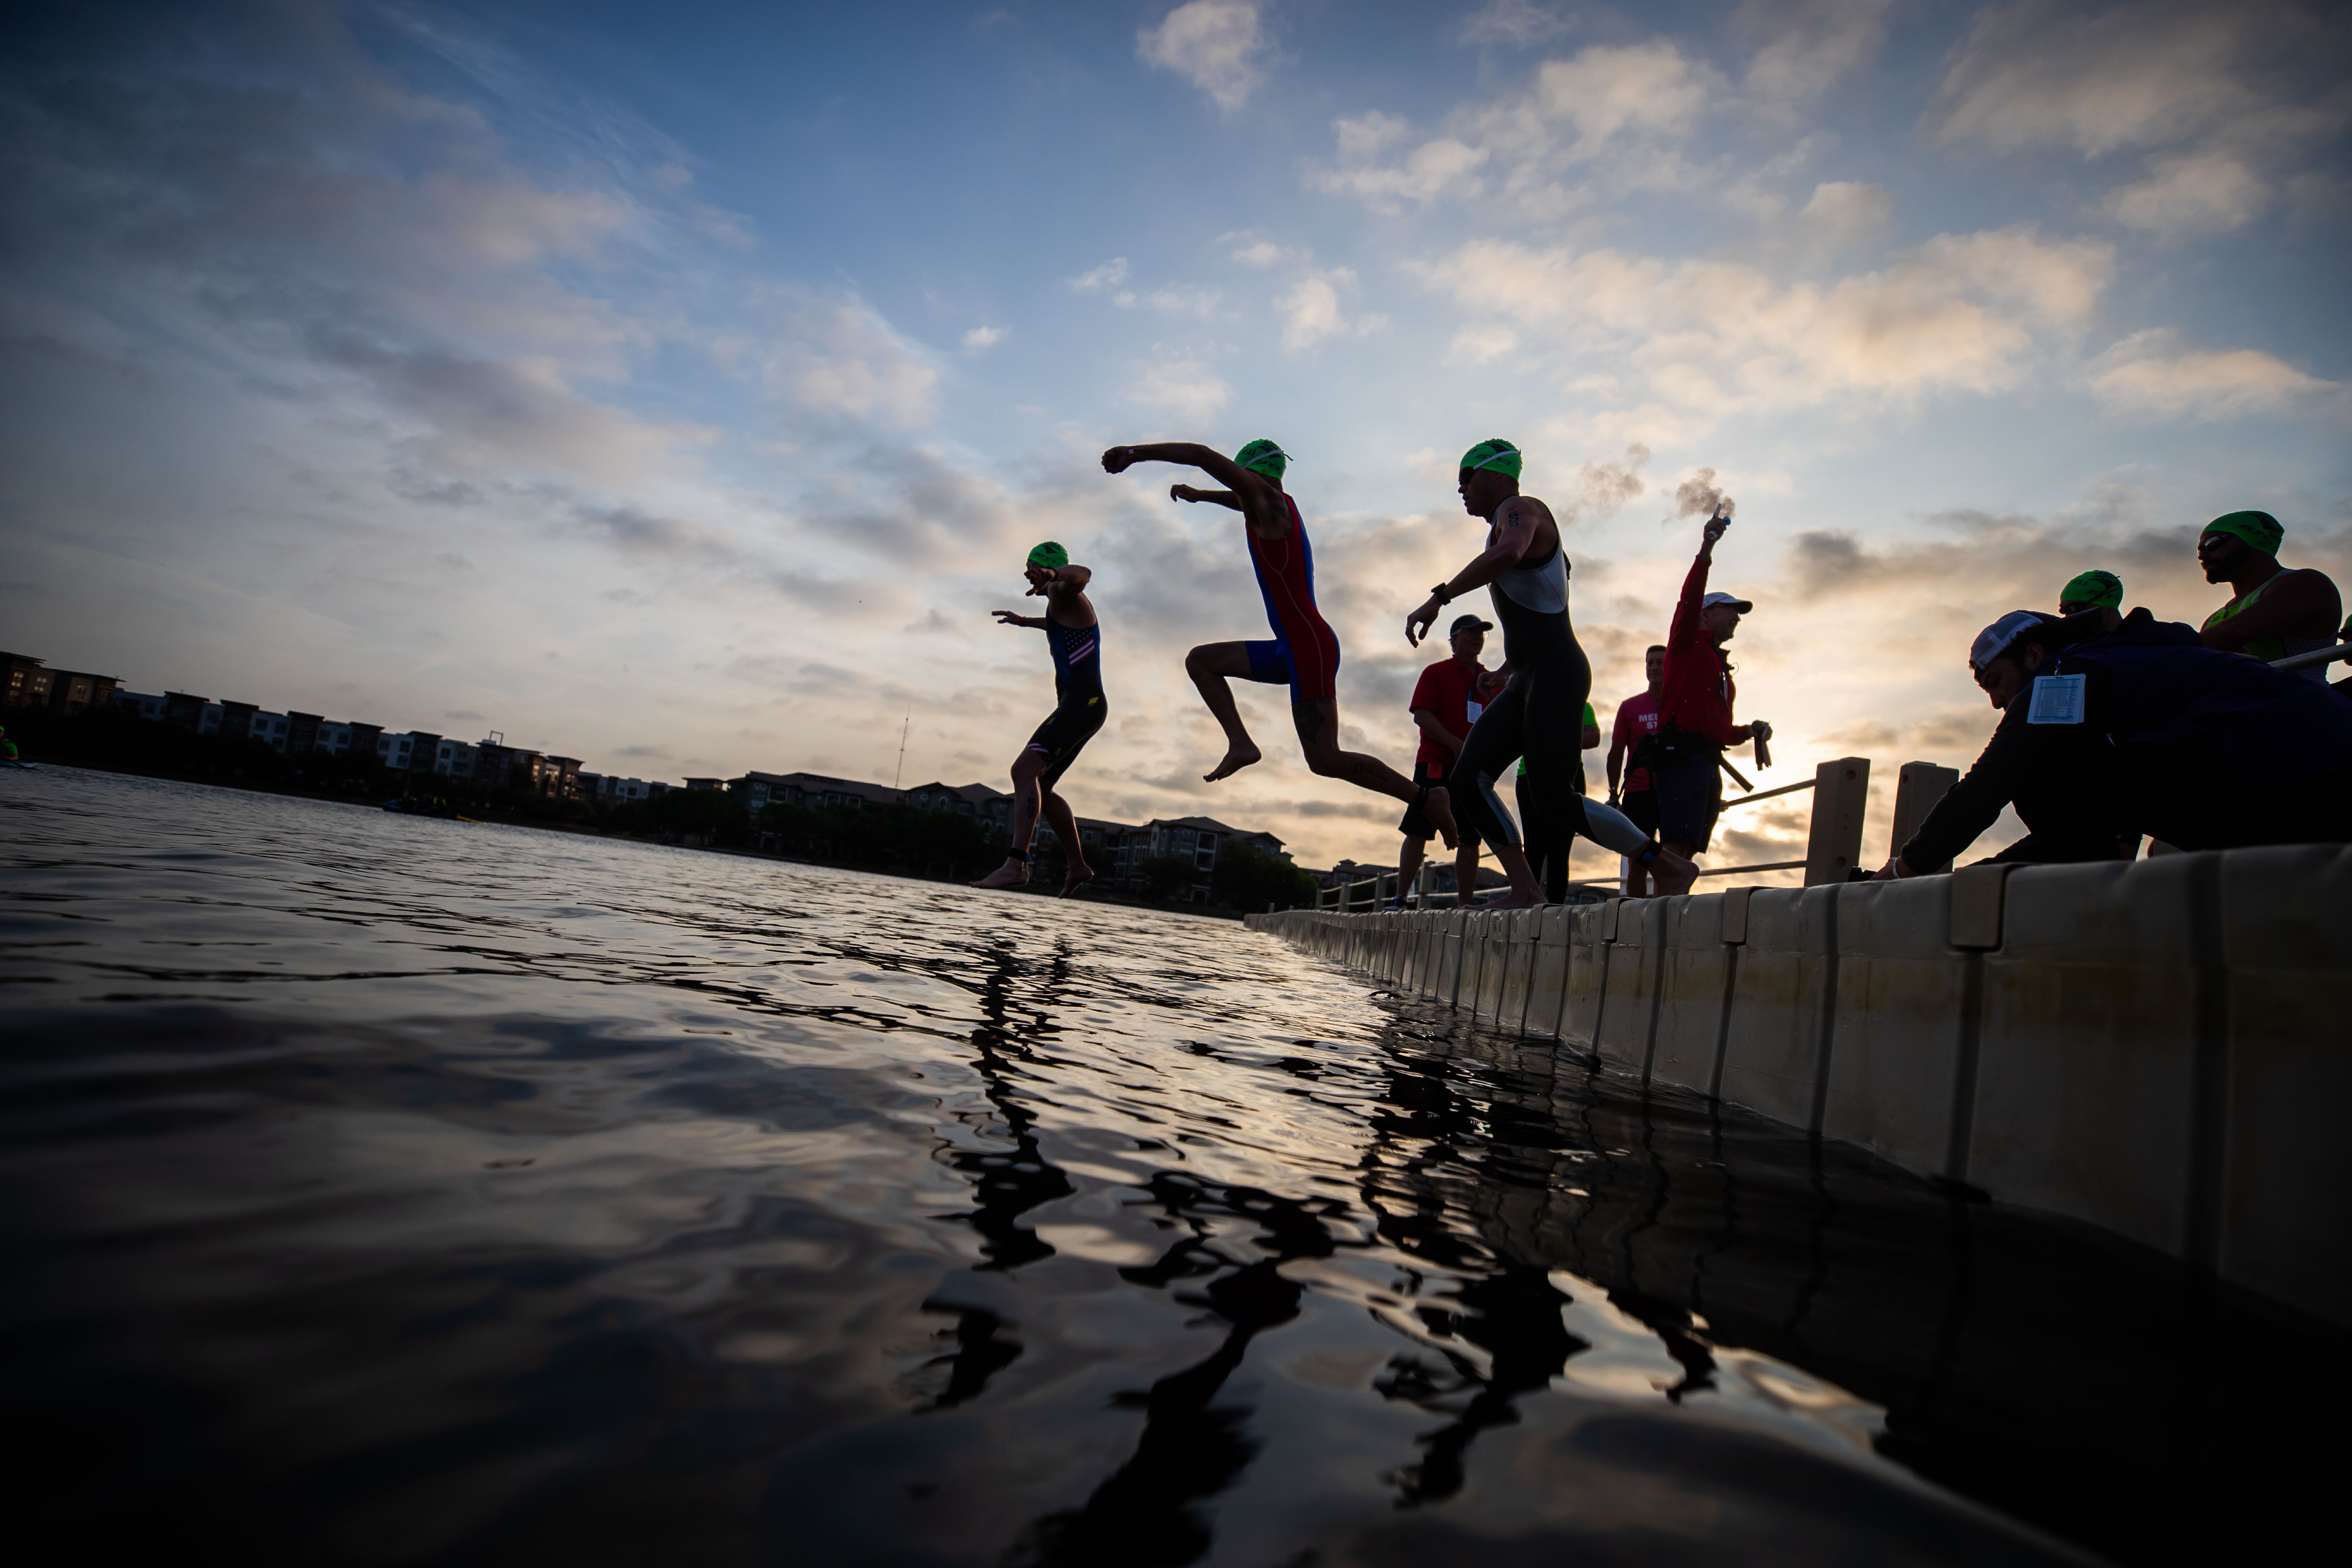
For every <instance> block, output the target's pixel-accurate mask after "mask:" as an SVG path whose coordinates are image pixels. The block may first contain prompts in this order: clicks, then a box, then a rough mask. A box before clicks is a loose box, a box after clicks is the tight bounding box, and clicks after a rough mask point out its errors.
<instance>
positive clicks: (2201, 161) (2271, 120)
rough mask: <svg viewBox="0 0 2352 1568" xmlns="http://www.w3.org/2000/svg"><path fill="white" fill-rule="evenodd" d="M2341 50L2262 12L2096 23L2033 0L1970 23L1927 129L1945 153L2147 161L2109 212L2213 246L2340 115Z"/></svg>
mask: <svg viewBox="0 0 2352 1568" xmlns="http://www.w3.org/2000/svg"><path fill="white" fill-rule="evenodd" d="M2339 38H2340V32H2333V31H2331V29H2330V28H2329V26H2328V24H2327V22H2326V19H2325V18H2323V17H2320V16H2315V15H2314V14H2312V13H2309V12H2305V11H2304V10H2302V9H2300V8H2299V7H2296V6H2293V5H2278V4H2266V3H2262V0H2249V3H2245V4H2240V5H2199V4H2190V3H2186V0H2183V3H2178V4H2170V5H2124V6H2116V7H2115V8H2114V9H2111V10H2107V11H2104V12H2100V13H2097V14H2095V15H2094V14H2090V13H2088V12H2085V11H2082V10H2079V9H2076V8H2074V7H2072V6H2064V5H2056V4H2051V3H2045V0H2031V3H2027V4H2021V5H2010V6H2006V7H2000V8H1997V9H1992V10H1988V11H1986V12H1985V13H1983V14H1982V15H1981V16H1979V18H1978V19H1977V22H1976V25H1975V26H1974V27H1973V28H1972V29H1971V31H1970V33H1969V39H1968V41H1967V43H1966V44H1965V45H1964V46H1963V47H1962V48H1961V50H1960V51H1959V54H1958V58H1956V59H1955V60H1954V62H1953V64H1952V66H1951V68H1950V69H1949V70H1948V72H1947V73H1946V74H1945V78H1944V80H1943V83H1942V86H1941V88H1940V89H1939V91H1938V93H1937V104H1936V107H1935V108H1934V109H1933V110H1930V112H1929V114H1928V116H1927V125H1928V127H1929V128H1930V130H1931V131H1932V132H1933V134H1934V135H1935V137H1936V138H1937V140H1938V141H1940V142H1945V143H1947V144H1951V143H1957V142H1980V143H1982V144H1984V145H1986V146H1989V147H1991V148H1993V149H1995V150H1996V151H2000V152H2004V153H2018V152H2021V151H2024V150H2027V149H2033V148H2057V149H2064V150H2068V151H2072V152H2074V153H2079V154H2080V155H2081V156H2083V157H2084V158H2085V159H2099V158H2103V157H2105V156H2107V155H2109V154H2112V153H2119V152H2126V151H2132V150H2147V151H2148V152H2149V153H2150V155H2149V156H2148V158H2147V160H2146V163H2145V164H2144V169H2145V173H2144V175H2143V177H2142V178H2140V179H2138V180H2137V181H2134V182H2131V183H2128V184H2124V185H2122V186H2119V187H2117V188H2116V189H2115V190H2114V191H2112V192H2111V193H2109V195H2108V196H2107V198H2106V203H2105V205H2106V209H2107V211H2108V212H2109V213H2110V214H2111V215H2112V216H2114V217H2115V218H2116V220H2117V221H2118V222H2121V223H2124V224H2126V225H2128V226H2132V227H2134V228H2139V229H2144V230H2147V231H2150V232H2153V233H2156V234H2158V235H2160V236H2163V237H2169V238H2179V237H2186V236H2189V235H2196V234H2205V233H2216V232H2220V231H2222V230H2226V229H2231V228H2235V227H2238V226H2242V225H2243V224H2246V223H2249V222H2252V220H2253V219H2254V218H2256V217H2258V216H2261V214H2262V213H2263V210H2264V209H2265V208H2266V207H2268V206H2269V205H2270V204H2271V201H2272V199H2273V198H2272V191H2273V184H2274V183H2275V181H2276V180H2277V178H2278V177H2279V176H2280V174H2281V172H2282V170H2283V169H2284V168H2285V167H2286V166H2287V165H2288V164H2289V163H2290V162H2291V161H2292V160H2293V158H2294V156H2295V154H2296V153H2297V152H2298V151H2299V150H2300V149H2301V148H2303V147H2305V146H2306V145H2307V144H2309V143H2312V142H2315V141H2319V140H2322V139H2325V138H2327V137H2330V136H2333V135H2334V134H2336V132H2340V131H2341V130H2342V129H2343V127H2344V126H2345V124H2346V122H2347V118H2352V100H2347V97H2346V95H2345V94H2344V93H2342V92H2341V91H2340V90H2338V89H2336V80H2337V79H2340V61H2341V59H2342V56H2343V50H2342V48H2341V47H2340V44H2338V43H2337V42H2336V40H2337V39H2339Z"/></svg>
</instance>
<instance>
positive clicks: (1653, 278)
mask: <svg viewBox="0 0 2352 1568" xmlns="http://www.w3.org/2000/svg"><path fill="white" fill-rule="evenodd" d="M2114 265H2115V262H2114V254H2113V251H2112V249H2111V247H2107V246H2105V245H2104V244H2100V243H2097V242H2095V241H2085V240H2055V241H2053V240H2046V239H2043V238H2042V237H2041V236H2040V235H2038V234H2037V233H2035V232H2034V231H2033V230H2032V228H2031V227H2027V226H2017V227H2011V228H2004V229H1995V230H1990V231H1987V232H1983V233H1979V234H1969V235H1943V236H1938V237H1937V238H1935V239H1932V240H1929V241H1927V243H1926V244H1924V245H1920V246H1916V247H1912V248H1911V249H1909V250H1906V251H1904V252H1902V253H1900V254H1898V255H1897V256H1895V258H1892V259H1891V260H1890V261H1889V263H1888V264H1887V265H1886V266H1885V267H1884V268H1879V269H1877V270H1875V271H1871V272H1864V273H1857V274H1854V275H1852V276H1849V277H1846V278H1843V279H1838V280H1837V281H1835V282H1834V283H1832V284H1830V285H1829V286H1827V287H1826V288H1824V287H1821V286H1817V285H1814V284H1811V283H1797V284H1789V285H1783V284H1780V283H1778V282H1776V281H1775V280H1774V279H1771V278H1770V277H1769V275H1767V274H1766V273H1765V272H1763V271H1762V270H1760V269H1759V268H1754V267H1751V266H1748V265H1747V264H1745V263H1741V262H1735V261H1722V260H1694V261H1668V260H1664V259H1660V258H1649V257H1640V256H1632V255H1627V254H1625V253H1622V252H1620V251H1616V250H1612V249H1608V248H1601V249H1592V250H1582V249H1579V248H1576V247H1572V246H1559V247H1548V248H1538V247H1528V246H1523V245H1517V244H1512V243H1508V242H1505V241H1499V240H1478V241H1474V242H1472V243H1470V244H1468V245H1465V246H1463V247H1460V248H1459V249H1457V250H1456V251H1455V252H1454V254H1453V255H1452V256H1450V257H1447V258H1444V259H1443V260H1441V261H1439V262H1437V263H1435V264H1433V265H1427V266H1424V267H1423V268H1421V269H1420V270H1422V272H1423V276H1424V277H1425V278H1426V279H1427V280H1428V282H1429V283H1430V284H1431V286H1432V287H1433V288H1436V289H1441V290H1443V291H1444V292H1446V293H1448V294H1450V295H1452V296H1453V298H1454V300H1455V302H1456V303H1457V304H1459V305H1460V306H1461V307H1462V308H1463V309H1464V310H1466V311H1470V312H1472V313H1473V315H1474V320H1489V321H1498V322H1507V323H1509V324H1510V330H1512V331H1516V332H1517V333H1518V334H1519V336H1520V337H1521V338H1522V340H1525V339H1526V338H1527V337H1528V336H1529V335H1530V334H1531V333H1534V332H1544V333H1547V334H1549V339H1550V342H1551V345H1552V346H1553V347H1554V348H1556V349H1558V350H1560V351H1563V352H1566V353H1572V354H1575V355H1577V356H1578V357H1579V362H1580V363H1582V362H1586V361H1589V360H1590V359H1591V357H1593V356H1595V355H1604V354H1605V355H1608V356H1611V357H1614V358H1617V359H1619V360H1620V362H1621V363H1622V364H1623V365H1624V367H1625V370H1626V372H1627V373H1629V374H1630V376H1631V377H1632V378H1633V381H1634V384H1635V386H1636V387H1637V388H1646V389H1647V390H1648V391H1649V392H1650V393H1652V394H1654V395H1657V396H1659V397H1662V398H1664V400H1665V401H1666V402H1667V403H1668V404H1669V405H1680V406H1683V407H1685V408H1689V409H1693V410H1696V411H1699V412H1701V413H1705V414H1717V413H1720V412H1723V411H1726V410H1728V409H1732V408H1739V407H1786V406H1790V405H1806V404H1817V403H1822V402H1825V401H1828V400H1830V399H1832V398H1838V397H1864V398H1886V397H1893V398H1909V397H1912V396H1916V395H1919V394H1922V393H1927V392H1931V391H1937V390H1959V391H1969V392H1979V393H1982V392H1992V391H1998V390H2000V389H2001V388H2004V387H2007V386H2011V385H2013V384H2016V383H2017V382H2018V381H2019V380H2020V379H2021V377H2022V376H2023V374H2024V373H2025V371H2026V369H2027V367H2028V366H2029V365H2030V364H2031V363H2033V362H2034V360H2035V359H2036V357H2037V355H2040V354H2042V353H2046V352H2048V351H2049V350H2050V349H2051V348H2052V347H2053V345H2054V343H2055V342H2058V341H2060V340H2063V339H2064V338H2067V337H2070V336H2071V335H2073V334H2074V333H2076V332H2079V331H2081V330H2082V329H2083V328H2084V326H2086V325H2087V324H2088V321H2089V319H2090V317H2091V314H2092V311H2093V310H2094V308H2095V305H2096V303H2097V301H2098V300H2099V297H2100V295H2101V293H2102V291H2103V290H2104V289H2105V287H2106V284H2107V282H2108V279H2110V277H2111V276H2112V275H2113V271H2114Z"/></svg>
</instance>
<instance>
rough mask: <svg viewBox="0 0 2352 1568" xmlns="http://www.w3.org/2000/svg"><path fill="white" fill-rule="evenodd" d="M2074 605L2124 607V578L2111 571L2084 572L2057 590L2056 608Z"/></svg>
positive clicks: (2094, 608) (2091, 608)
mask: <svg viewBox="0 0 2352 1568" xmlns="http://www.w3.org/2000/svg"><path fill="white" fill-rule="evenodd" d="M2067 605H2079V606H2081V607H2082V608H2084V609H2086V610H2120V609H2122V608H2123V607H2124V580H2123V579H2122V578H2120V577H2118V576H2116V574H2114V573H2112V572H2084V573H2083V574H2080V575H2079V576H2076V577H2075V578H2074V579H2073V580H2072V581H2070V582H2069V583H2068V584H2066V585H2065V586H2064V587H2063V588H2061V589H2059V590H2058V608H2059V609H2060V611H2062V612H2063V611H2064V610H2065V608H2066V606H2067Z"/></svg>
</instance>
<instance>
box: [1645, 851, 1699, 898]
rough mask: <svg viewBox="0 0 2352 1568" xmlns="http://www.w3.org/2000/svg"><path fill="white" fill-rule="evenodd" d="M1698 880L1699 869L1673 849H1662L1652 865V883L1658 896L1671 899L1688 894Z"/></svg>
mask: <svg viewBox="0 0 2352 1568" xmlns="http://www.w3.org/2000/svg"><path fill="white" fill-rule="evenodd" d="M1697 880H1698V868H1697V867H1696V866H1695V865H1693V864H1692V863H1691V862H1690V861H1688V860H1685V859H1684V858H1682V857H1681V856H1679V855H1677V854H1675V852H1674V851H1673V850H1671V849H1661V850H1659V851H1658V858H1656V859H1655V860H1654V861H1652V862H1651V864H1650V882H1651V885H1652V886H1654V888H1656V889H1657V896H1658V897H1659V898H1662V899H1669V898H1672V897H1674V896H1675V894H1676V893H1687V892H1689V891H1690V890H1691V884H1692V883H1693V882H1696V881H1697Z"/></svg>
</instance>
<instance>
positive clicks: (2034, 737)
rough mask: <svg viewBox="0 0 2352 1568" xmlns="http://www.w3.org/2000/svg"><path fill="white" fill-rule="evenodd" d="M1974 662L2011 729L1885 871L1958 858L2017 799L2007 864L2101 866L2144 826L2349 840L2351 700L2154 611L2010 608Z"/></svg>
mask: <svg viewBox="0 0 2352 1568" xmlns="http://www.w3.org/2000/svg"><path fill="white" fill-rule="evenodd" d="M1969 668H1970V669H1971V671H1972V672H1973V673H1974V674H1975V676H1976V679H1977V684H1978V685H1979V686H1980V687H1981V688H1983V689H1984V690H1985V692H1986V694H1987V695H1988V696H1989V697H1990V699H1991V700H1992V704H1993V706H1994V707H1996V708H1998V709H2000V710H2001V721H2000V726H1999V727H1998V728H1997V729H1995V730H1994V731H1993V737H1992V740H1991V741H1990V742H1988V743H1987V745H1986V747H1985V750H1984V753H1983V754H1982V755H1981V756H1979V758H1978V759H1977V761H1976V763H1975V765H1974V766H1972V767H1971V768H1969V772H1968V775H1967V776H1966V777H1965V778H1963V779H1961V780H1960V782H1959V783H1958V784H1955V785H1953V786H1952V790H1951V792H1950V793H1949V794H1948V795H1945V797H1944V798H1943V799H1942V800H1941V801H1940V802H1938V803H1937V805H1936V808H1935V809H1934V810H1933V811H1931V812H1929V813H1928V814H1927V821H1925V822H1924V823H1922V824H1920V826H1919V830H1918V832H1917V833H1916V834H1914V835H1913V836H1912V838H1911V841H1910V842H1909V843H1908V844H1906V845H1905V846H1904V847H1903V848H1902V850H1901V852H1900V853H1898V854H1897V855H1895V857H1894V858H1892V859H1890V860H1888V861H1887V863H1886V865H1885V867H1884V868H1881V869H1880V871H1879V873H1878V877H1877V879H1878V880H1881V881H1891V880H1894V879H1897V878H1901V877H1914V876H1918V875H1921V874H1923V873H1924V872H1926V871H1927V870H1930V869H1932V868H1936V867H1939V866H1942V865H1944V864H1946V863H1947V862H1948V861H1950V860H1951V859H1952V858H1955V857H1956V856H1957V855H1958V853H1959V852H1960V851H1961V850H1963V849H1965V848H1967V847H1968V846H1969V844H1971V843H1972V842H1974V841H1975V839H1976V837H1977V836H1978V835H1979V834H1981V833H1982V832H1983V831H1984V830H1985V829H1986V828H1988V827H1990V826H1992V823H1993V819H1994V818H1995V817H1997V816H2000V809H2001V807H2002V806H2004V805H2015V806H2016V807H2017V814H2018V816H2019V818H2020V819H2021V820H2022V821H2023V822H2024V823H2025V825H2026V828H2027V835H2026V837H2024V838H2023V839H2021V840H2020V841H2019V842H2018V843H2016V844H2014V845H2012V846H2011V847H2010V848H2009V849H2008V850H2006V851H2004V852H2003V853H2001V854H2000V855H1999V856H1997V857H1995V859H1997V860H2003V861H2017V860H2038V861H2053V860H2056V861H2065V860H2103V859H2112V858H2117V856H2118V855H2119V854H2127V853H2128V850H2127V849H2126V848H2125V846H2126V845H2128V844H2130V843H2132V842H2133V841H2134V840H2136V839H2137V837H2138V836H2139V835H2141V834H2143V833H2145V834H2148V835H2152V836H2153V837H2157V838H2159V839H2161V840H2163V841H2164V842H2165V843H2168V844H2171V845H2174V846H2176V847H2179V848H2182V849H2231V848H2239V847H2245V846H2248V845H2255V844H2331V843H2347V842H2352V703H2347V702H2346V701H2345V700H2343V699H2342V698H2340V697H2337V696H2336V694H2335V693H2334V692H2332V691H2329V690H2327V689H2326V688H2324V687H2315V686H2313V685H2312V684H2311V683H2310V682H2309V681H2306V680H2299V679H2295V678H2294V676H2293V675H2289V674H2283V673H2281V672H2280V671H2278V670H2274V669H2273V668H2270V667H2269V666H2268V665H2265V664H2262V663H2260V662H2258V661H2256V660H2253V659H2250V658H2242V657H2239V656H2237V655H2235V654H2230V653H2223V652H2221V651H2219V650H2217V649H2213V648H2209V647H2204V646H2202V644H2201V642H2200V639H2199V637H2198V634H2197V631H2196V628H2195V627H2193V626H2183V625H2181V624H2179V623H2178V622H2172V621H2158V620H2157V619H2156V618H2155V617H2154V616H2151V615H2149V614H2148V612H2147V610H2145V609H2137V610H2134V611H2133V612H2132V613H2131V614H2130V615H2129V616H2120V617H2118V616H2116V613H2115V611H2114V610H2112V609H2102V610H2094V611H2091V612H2088V613H2087V614H2084V615H2079V616H2070V617H2067V618H2065V619H2063V620H2062V619H2059V618H2057V617H2054V616H2042V615H2038V614H2036V613H2035V612H2033V611H2032V610H2016V611H2012V612H2011V613H2010V614H2008V615H2006V616H2002V617H2001V618H2000V620H1998V621H1995V622H1994V623H1993V624H1992V625H1991V626H1987V627H1986V628H1985V629H1984V631H1983V632H1982V633H1980V634H1979V636H1978V637H1977V640H1976V644H1975V646H1974V647H1972V648H1971V649H1970V652H1969Z"/></svg>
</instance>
